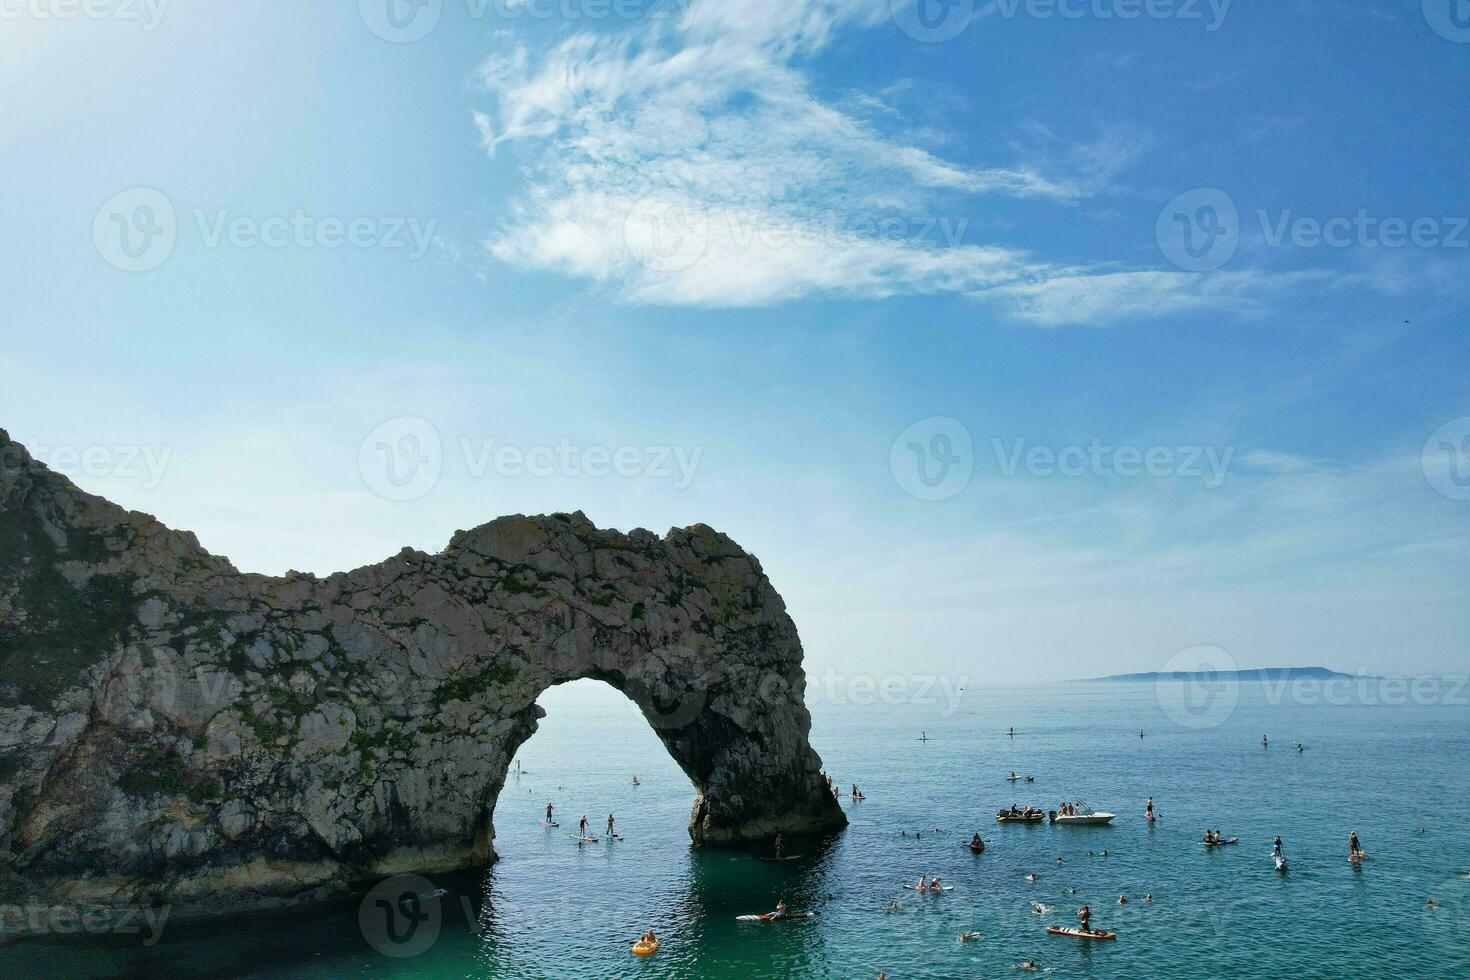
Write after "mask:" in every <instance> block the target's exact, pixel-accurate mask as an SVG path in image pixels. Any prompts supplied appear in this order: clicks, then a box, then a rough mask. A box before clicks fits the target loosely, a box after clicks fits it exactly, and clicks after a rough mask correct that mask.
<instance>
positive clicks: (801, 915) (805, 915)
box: [735, 912, 816, 922]
mask: <svg viewBox="0 0 1470 980" xmlns="http://www.w3.org/2000/svg"><path fill="white" fill-rule="evenodd" d="M814 918H816V913H815V912H787V913H786V914H785V915H777V914H776V913H775V912H767V913H766V914H765V915H737V916H735V921H736V922H782V921H784V920H786V919H814Z"/></svg>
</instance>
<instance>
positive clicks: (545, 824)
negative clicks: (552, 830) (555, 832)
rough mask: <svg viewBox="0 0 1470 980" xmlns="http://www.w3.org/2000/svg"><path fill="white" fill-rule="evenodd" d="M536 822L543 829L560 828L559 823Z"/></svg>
mask: <svg viewBox="0 0 1470 980" xmlns="http://www.w3.org/2000/svg"><path fill="white" fill-rule="evenodd" d="M536 822H537V823H539V824H540V825H541V826H543V827H560V826H561V824H559V823H547V822H546V821H545V820H537V821H536Z"/></svg>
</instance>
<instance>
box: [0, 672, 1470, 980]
mask: <svg viewBox="0 0 1470 980" xmlns="http://www.w3.org/2000/svg"><path fill="white" fill-rule="evenodd" d="M593 687H594V689H593V690H589V689H588V688H587V687H586V686H584V685H574V686H572V687H571V688H567V689H562V690H559V691H556V692H552V693H551V694H550V695H548V697H547V699H546V701H545V703H547V705H548V708H549V712H550V713H549V715H548V717H547V718H546V720H545V721H544V722H543V723H542V729H541V731H540V732H539V733H538V734H537V735H536V736H535V737H534V738H533V739H531V740H530V741H529V742H528V743H526V745H525V746H524V748H523V750H522V753H521V755H520V759H521V762H522V765H523V766H524V768H525V769H526V770H527V771H528V775H525V776H522V777H520V778H518V779H512V780H511V781H510V782H509V783H508V784H507V787H506V790H505V792H504V794H503V795H502V797H501V799H500V802H499V806H498V808H497V811H496V818H495V819H496V826H497V830H498V831H499V837H498V839H497V841H496V846H497V849H498V850H499V852H500V853H501V855H502V856H503V860H502V861H501V862H500V863H499V864H497V865H496V866H495V867H494V868H493V869H492V870H490V871H488V872H480V873H476V874H470V875H463V876H459V877H457V878H453V879H448V878H446V879H439V880H436V881H434V882H433V885H434V886H437V887H443V888H446V889H448V892H447V893H446V894H445V895H444V896H443V897H441V898H438V899H433V900H430V901H428V902H426V903H425V904H424V906H423V908H424V910H425V914H427V915H428V916H429V919H428V920H426V923H425V924H424V925H423V926H422V927H421V930H422V931H419V932H417V933H415V934H414V935H413V938H412V940H411V941H410V943H408V944H405V945H403V946H393V945H392V944H391V943H388V944H387V945H388V947H389V948H392V949H394V950H395V951H397V952H403V951H405V950H406V949H407V948H408V947H409V946H410V945H415V944H417V945H424V946H426V948H425V949H423V951H421V952H417V954H416V955H412V956H408V957H404V958H392V957H389V956H385V955H384V954H382V953H380V952H378V951H377V950H376V949H375V948H374V947H373V946H372V945H371V944H370V943H369V941H368V939H366V938H365V936H364V929H363V927H362V925H361V924H360V919H359V910H360V906H361V904H362V903H361V902H360V901H359V900H357V899H354V900H351V901H345V902H339V903H336V904H334V905H332V906H329V907H326V908H319V909H315V910H312V911H309V912H300V911H297V912H290V913H278V914H272V915H267V916H254V917H249V918H239V919H231V920H224V921H216V922H210V923H168V924H166V925H165V928H164V931H163V939H162V941H161V942H159V943H158V944H157V945H155V946H153V947H151V948H144V947H143V946H142V944H141V942H140V940H139V939H138V938H136V937H131V938H116V937H109V938H107V939H93V938H76V937H73V938H69V939H67V940H64V941H63V940H58V939H45V940H34V941H22V942H17V943H12V944H8V945H6V946H3V947H0V963H3V964H4V967H3V972H4V974H5V975H6V976H12V977H13V976H22V977H24V976H56V975H82V974H91V975H101V976H119V977H127V976H138V977H144V976H148V977H153V976H159V975H170V976H177V975H189V974H196V973H214V974H216V975H231V976H265V977H288V976H289V977H298V976H305V977H339V976H349V977H380V976H383V977H388V976H391V977H497V978H499V977H505V978H539V977H546V978H562V977H638V978H647V980H655V978H670V977H693V976H700V977H742V978H748V977H780V976H801V977H833V978H849V977H857V978H861V977H873V976H876V975H877V973H878V971H879V970H884V971H887V973H888V975H889V976H890V977H892V978H894V980H899V978H907V977H928V978H940V977H961V976H963V977H1003V976H1015V975H1017V973H1016V971H1015V969H1014V966H1015V964H1016V963H1017V962H1019V961H1021V960H1023V959H1035V960H1039V961H1040V962H1041V964H1042V966H1043V967H1044V968H1045V971H1046V974H1047V975H1049V976H1055V977H1072V976H1077V977H1151V978H1173V977H1180V978H1183V977H1197V976H1201V975H1207V976H1214V975H1226V974H1228V975H1230V976H1237V977H1262V978H1267V977H1271V978H1275V977H1281V976H1287V975H1291V976H1301V977H1349V976H1364V975H1367V976H1387V975H1399V976H1441V977H1443V976H1465V975H1467V973H1470V877H1467V874H1470V794H1467V793H1466V792H1465V773H1466V763H1467V761H1470V708H1466V707H1465V706H1464V705H1463V704H1462V703H1459V702H1463V697H1458V698H1450V699H1449V700H1451V701H1454V702H1456V703H1453V704H1436V705H1407V706H1397V707H1384V706H1374V705H1366V704H1361V703H1353V704H1346V705H1342V704H1304V703H1298V702H1297V700H1296V699H1292V698H1286V699H1284V702H1283V703H1279V704H1276V703H1271V701H1272V700H1273V699H1272V698H1271V697H1268V693H1269V692H1268V691H1267V690H1265V689H1263V688H1261V687H1259V686H1257V685H1249V686H1247V687H1245V688H1243V689H1242V692H1241V697H1240V703H1239V704H1238V706H1237V707H1236V708H1235V710H1234V712H1233V713H1232V714H1230V715H1229V717H1228V718H1226V719H1225V720H1224V721H1223V723H1221V724H1219V725H1217V726H1215V727H1209V728H1201V729H1195V728H1188V727H1181V726H1180V725H1179V724H1177V723H1176V722H1175V721H1174V720H1173V718H1171V716H1170V715H1168V714H1166V713H1165V711H1164V710H1163V709H1162V708H1161V705H1160V701H1159V699H1158V698H1157V697H1156V692H1155V689H1154V687H1153V686H1152V685H1143V684H1127V685H1119V684H1112V685H1071V686H1057V687H1047V688H1036V689H1024V690H987V691H969V692H966V693H965V695H964V696H963V699H962V700H961V702H960V705H959V708H958V710H957V711H955V712H954V713H952V714H948V715H947V716H946V713H945V712H944V711H943V710H942V709H941V707H939V706H935V705H924V706H913V705H872V706H862V707H859V706H854V705H823V704H814V705H813V706H812V710H813V716H814V730H813V742H814V744H815V745H816V747H817V750H818V751H819V752H820V753H821V754H822V757H823V759H824V760H825V762H826V764H827V768H828V771H829V772H831V773H833V774H834V775H835V776H836V777H837V779H838V780H839V781H840V782H841V783H842V784H843V785H844V787H845V786H846V785H847V784H848V783H851V782H854V781H855V782H857V783H858V785H859V786H860V787H861V788H862V789H863V790H864V791H865V792H866V793H867V795H868V799H867V800H866V801H865V802H861V803H857V804H852V803H850V802H849V801H847V800H844V805H845V806H847V809H848V812H849V815H850V816H851V819H852V826H851V827H850V828H849V829H848V830H847V831H846V832H845V833H843V834H841V835H840V836H838V837H836V838H835V839H833V840H830V841H827V842H817V843H810V844H800V845H798V846H796V847H793V848H792V850H795V851H799V852H804V853H805V855H806V857H805V858H804V859H803V860H801V861H791V862H785V863H780V864H777V863H772V862H765V861H759V860H756V859H755V857H753V856H751V855H746V854H733V853H719V852H711V853H695V852H692V851H690V849H689V846H688V843H689V842H688V836H687V833H686V830H685V827H686V823H687V821H688V814H689V805H690V803H691V801H692V795H693V791H692V788H691V787H690V785H689V783H688V781H687V779H685V777H684V776H683V774H682V773H681V772H680V771H679V770H678V769H677V768H676V767H675V766H674V764H673V763H672V761H671V760H670V759H669V757H668V756H667V754H666V753H665V752H664V751H663V749H662V747H661V746H660V745H659V743H658V741H657V739H656V738H655V736H654V735H653V733H652V732H651V731H650V730H649V729H648V727H647V725H646V724H645V723H644V722H643V720H642V719H641V717H640V716H639V715H638V714H637V713H636V711H635V710H634V709H633V708H632V706H631V705H630V704H629V703H628V702H626V701H625V700H623V698H622V696H621V695H619V694H617V693H616V692H614V691H612V690H611V689H609V688H604V687H600V686H596V685H594V686H593ZM1167 700H1168V699H1167V698H1166V701H1167ZM1174 717H1180V716H1177V715H1176V716H1174ZM1186 720H1188V719H1187V718H1186ZM1012 725H1014V726H1015V727H1016V729H1017V730H1018V732H1019V733H1020V734H1019V735H1018V736H1017V737H1016V738H1014V739H1011V738H1007V737H1004V735H1003V734H1002V733H1003V732H1004V731H1005V730H1006V729H1007V728H1008V727H1009V726H1012ZM1140 728H1143V729H1144V730H1145V731H1146V732H1147V735H1146V737H1145V738H1142V739H1140V738H1139V737H1138V731H1139V729H1140ZM921 730H925V731H927V732H928V734H929V735H930V736H932V737H933V739H934V740H933V741H930V742H927V743H922V742H919V741H917V738H916V736H917V735H918V734H919V732H920V731H921ZM1262 734H1269V735H1270V736H1271V740H1272V744H1271V746H1270V747H1269V748H1262V746H1261V744H1260V739H1261V735H1262ZM1296 741H1302V742H1304V743H1305V744H1306V746H1307V748H1306V751H1305V752H1302V753H1298V752H1296V751H1294V750H1293V748H1292V745H1293V743H1295V742H1296ZM1011 769H1015V770H1017V771H1021V772H1027V773H1034V774H1035V775H1036V782H1035V783H1034V784H1031V785H1029V786H1021V785H1017V786H1015V787H1013V786H1012V784H1011V783H1009V782H1007V781H1005V780H1004V778H1003V777H1004V775H1005V774H1006V773H1007V772H1008V771H1009V770H1011ZM634 771H636V772H637V773H638V774H639V776H640V777H641V779H642V783H643V784H642V785H641V786H637V787H635V786H633V785H631V782H630V778H629V777H630V775H631V773H632V772H634ZM1150 795H1152V796H1153V797H1154V799H1155V804H1156V806H1157V808H1158V811H1159V814H1160V819H1159V821H1158V822H1157V823H1156V824H1154V825H1152V826H1150V825H1149V824H1148V823H1147V822H1146V821H1145V820H1144V819H1143V804H1144V800H1145V798H1146V797H1148V796H1150ZM1064 797H1066V798H1071V797H1081V798H1083V799H1085V800H1087V801H1088V802H1090V803H1091V804H1093V805H1094V806H1095V807H1097V808H1098V809H1106V810H1110V811H1112V812H1114V813H1117V814H1118V815H1119V816H1118V819H1117V820H1116V821H1115V822H1114V826H1111V827H1107V828H1063V827H1052V826H1047V825H1041V826H997V825H996V824H995V822H994V813H995V811H996V809H997V808H998V807H1000V806H1002V805H1009V804H1010V803H1011V802H1012V801H1015V802H1019V803H1021V804H1023V805H1024V804H1026V803H1032V804H1034V805H1037V806H1045V807H1054V806H1055V805H1056V803H1057V801H1058V800H1060V799H1062V798H1064ZM548 799H550V800H554V801H555V802H556V804H557V810H558V815H559V817H560V818H561V820H562V822H563V827H562V829H560V830H556V831H548V830H545V829H543V828H542V827H540V826H539V825H538V824H537V822H536V821H537V817H538V816H540V814H541V810H542V809H543V808H544V806H545V804H546V802H547V800H548ZM609 810H612V811H613V812H615V813H616V814H617V818H618V828H619V830H620V832H621V833H622V834H623V835H624V836H625V837H626V840H625V841H623V842H620V843H612V844H605V843H604V844H598V845H595V846H592V845H589V846H584V847H579V846H578V845H577V843H576V842H575V841H573V840H571V839H569V838H568V837H567V836H566V835H565V834H566V831H567V830H568V829H569V828H570V827H572V825H574V824H575V821H576V817H577V816H578V815H580V814H582V813H586V814H587V816H588V820H589V822H591V823H592V825H593V826H594V827H597V828H599V830H600V828H601V826H602V823H603V821H604V820H605V818H606V815H607V813H608V811H609ZM1206 826H1211V827H1220V828H1223V829H1224V830H1225V832H1226V835H1227V836H1238V837H1239V838H1240V840H1241V842H1240V844H1238V845H1236V846H1234V847H1228V848H1223V849H1215V850H1207V849H1206V848H1204V847H1203V846H1202V845H1201V844H1200V843H1199V842H1198V841H1199V838H1200V835H1201V833H1202V832H1203V830H1204V828H1205V827H1206ZM1421 826H1422V827H1424V828H1425V832H1424V833H1418V832H1417V829H1418V828H1419V827H1421ZM936 827H938V828H939V829H940V831H941V833H939V834H935V833H934V832H933V831H934V828H936ZM976 829H979V830H980V831H981V832H982V833H983V834H984V835H985V836H986V837H987V838H989V839H990V840H991V841H992V843H991V845H990V847H989V848H988V849H987V851H986V852H985V853H984V854H983V855H981V856H978V857H977V856H974V855H971V854H970V853H969V851H968V850H967V849H965V847H964V842H965V841H966V840H967V839H968V836H969V834H970V833H971V832H972V831H973V830H976ZM901 830H906V831H907V832H909V833H910V834H911V835H912V834H914V833H915V832H921V833H920V834H919V836H918V839H917V840H916V839H914V838H913V837H912V836H910V837H907V838H906V837H902V836H900V831H901ZM1351 830H1356V831H1357V832H1358V834H1359V835H1360V837H1361V839H1362V843H1363V846H1364V848H1365V849H1366V850H1367V851H1368V852H1369V854H1370V858H1369V859H1368V860H1367V861H1366V862H1365V863H1364V864H1363V865H1362V866H1361V867H1354V866H1353V865H1351V864H1349V863H1348V861H1347V860H1346V852H1347V843H1346V841H1347V835H1348V832H1349V831H1351ZM1276 834H1280V835H1281V836H1282V837H1283V838H1284V839H1285V842H1286V850H1287V855H1288V857H1289V858H1290V860H1291V871H1290V872H1289V873H1288V874H1286V875H1279V874H1277V873H1276V872H1275V871H1274V869H1273V868H1272V865H1271V862H1270V860H1269V857H1268V855H1269V851H1270V845H1271V839H1272V837H1273V836H1274V835H1276ZM1103 849H1107V850H1108V851H1109V852H1110V856H1108V857H1106V858H1104V857H1101V856H1098V855H1097V854H1096V852H1099V851H1101V850H1103ZM1089 850H1091V851H1093V852H1094V856H1091V857H1089V856H1088V852H1089ZM1058 857H1061V858H1063V860H1064V863H1063V864H1060V865H1058V864H1057V863H1056V859H1057V858H1058ZM1028 872H1031V873H1035V874H1036V875H1038V876H1039V880H1038V881H1036V882H1034V883H1033V882H1029V881H1027V880H1026V877H1025V876H1026V874H1027V873H1028ZM920 873H929V874H936V873H937V874H941V875H943V877H944V878H945V879H946V881H947V882H949V883H950V884H952V885H954V886H955V888H956V890H955V891H954V892H952V893H950V894H947V895H945V896H942V897H941V896H920V895H917V894H916V893H914V892H908V891H904V890H903V889H902V888H901V885H902V884H903V883H905V882H909V881H912V880H913V879H914V878H915V877H917V875H919V874H920ZM1064 888H1076V889H1077V890H1078V891H1077V894H1075V895H1072V894H1067V893H1065V892H1064V891H1063V889H1064ZM1149 892H1152V894H1153V896H1154V901H1153V902H1152V903H1151V904H1150V903H1147V902H1145V901H1144V896H1145V894H1146V893H1149ZM1120 893H1121V894H1126V895H1127V897H1128V899H1129V904H1127V905H1123V906H1119V905H1118V904H1117V897H1118V895H1119V894H1120ZM829 894H830V895H831V896H833V897H832V898H831V899H830V900H829V899H828V898H827V896H828V895H829ZM1431 895H1433V896H1434V897H1435V898H1436V899H1437V900H1438V901H1439V903H1440V904H1441V906H1442V907H1441V908H1439V909H1433V910H1431V909H1428V908H1426V907H1425V899H1426V898H1427V897H1429V896H1431ZM783 896H784V897H785V899H786V900H787V902H788V903H790V904H791V905H792V906H793V907H794V908H799V909H813V910H816V911H819V912H820V917H819V918H817V919H815V920H812V921H808V922H787V923H779V924H774V925H751V924H744V923H737V922H736V921H735V916H736V915H739V914H743V913H750V912H762V911H767V910H769V909H770V908H771V907H772V906H773V905H774V904H775V902H776V900H777V899H778V898H781V897H783ZM895 900H897V901H899V902H901V903H902V909H901V911H898V912H890V911H886V906H887V905H888V904H889V903H890V902H893V901H895ZM1032 901H1037V902H1041V903H1043V904H1044V905H1046V906H1048V907H1050V911H1049V912H1048V914H1046V915H1037V914H1035V913H1034V912H1033V911H1032V910H1031V907H1030V903H1031V902H1032ZM1082 902H1087V903H1089V904H1090V905H1091V906H1092V908H1093V909H1094V910H1095V919H1094V921H1095V922H1097V923H1098V924H1099V925H1102V926H1104V927H1106V928H1109V929H1113V930H1116V931H1117V932H1118V934H1119V938H1118V940H1117V941H1116V942H1112V943H1106V944H1087V943H1082V942H1079V941H1077V940H1072V939H1066V938H1059V937H1053V936H1048V935H1046V934H1045V933H1044V932H1043V929H1044V926H1045V925H1047V924H1049V923H1053V922H1058V923H1063V924H1066V925H1073V924H1075V912H1076V908H1077V906H1078V905H1080V904H1081V903H1082ZM374 911H375V910H374V909H371V908H370V909H369V918H368V921H369V926H368V929H367V931H368V932H369V933H372V935H373V937H374V938H377V939H379V941H380V942H382V931H381V929H378V928H377V927H376V926H374V925H373V924H372V923H374V922H376V919H374V918H373V917H372V913H373V912H374ZM650 926H651V927H653V928H654V929H655V930H656V931H657V932H658V934H659V935H660V936H661V937H662V939H663V947H662V949H661V950H660V951H659V952H658V953H657V954H656V955H655V956H654V957H652V958H649V959H646V960H645V959H638V958H635V957H633V956H631V955H630V954H629V945H630V943H631V942H632V941H633V940H634V939H636V938H637V937H638V935H639V934H640V933H641V932H642V931H643V930H644V929H645V928H648V927H650ZM435 928H437V933H434V929H435ZM964 930H974V931H977V932H979V933H981V934H982V937H983V938H981V939H980V940H979V941H976V942H972V943H968V944H965V945H960V944H959V943H958V942H957V937H958V935H959V933H960V932H961V931H964ZM426 937H428V938H430V939H432V942H431V943H424V942H423V940H424V939H425V938H426Z"/></svg>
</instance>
